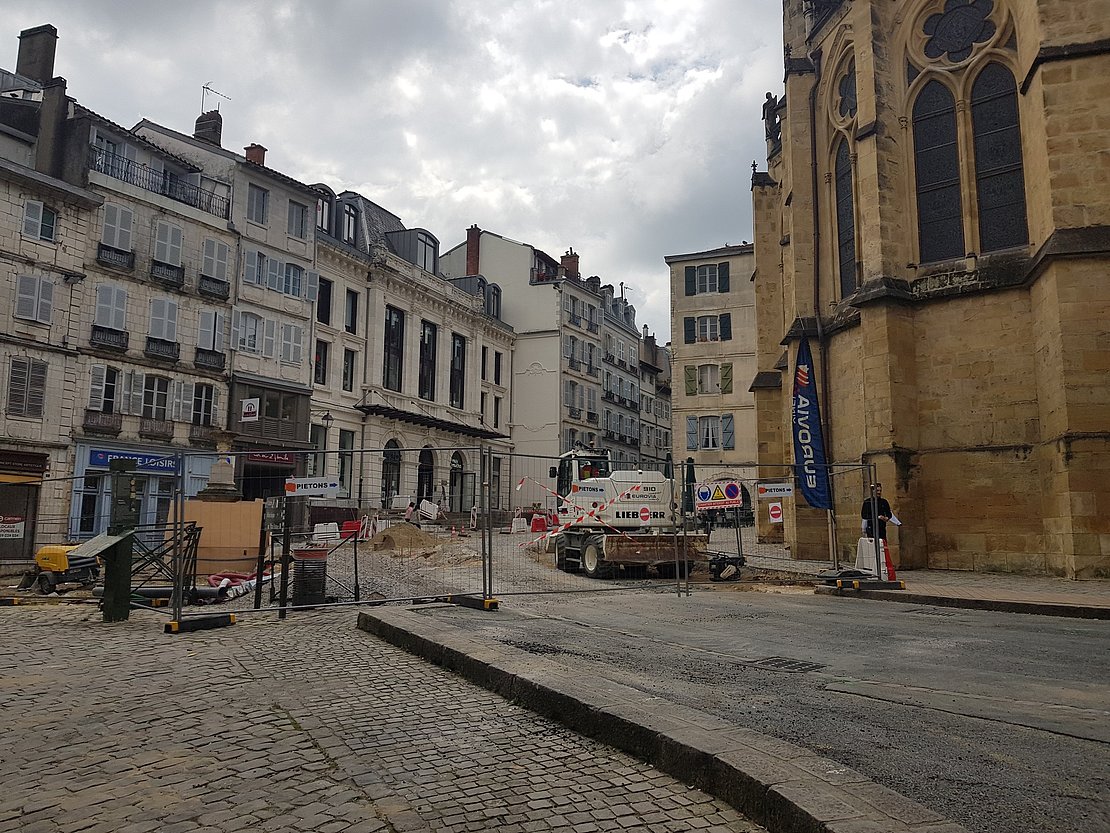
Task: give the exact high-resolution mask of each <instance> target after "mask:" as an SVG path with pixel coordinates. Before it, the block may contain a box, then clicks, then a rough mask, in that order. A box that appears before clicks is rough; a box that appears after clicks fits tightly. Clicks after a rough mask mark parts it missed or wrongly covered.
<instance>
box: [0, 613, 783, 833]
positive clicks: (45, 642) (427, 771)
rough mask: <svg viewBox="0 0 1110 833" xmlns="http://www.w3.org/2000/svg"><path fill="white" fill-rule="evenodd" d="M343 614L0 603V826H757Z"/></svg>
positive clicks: (78, 831) (509, 829) (202, 832)
mask: <svg viewBox="0 0 1110 833" xmlns="http://www.w3.org/2000/svg"><path fill="white" fill-rule="evenodd" d="M354 620H355V614H354V613H353V612H352V611H341V612H335V611H327V612H325V611H320V612H315V613H298V614H293V615H291V616H290V618H289V620H287V622H286V623H284V624H281V623H278V622H277V621H275V620H274V619H273V618H271V617H270V616H261V617H255V618H248V619H247V621H246V622H241V623H240V624H237V625H235V626H234V627H231V628H224V629H221V630H215V631H206V632H200V633H194V634H187V635H178V636H164V635H163V634H162V633H161V625H162V622H163V621H164V620H162V619H161V618H155V617H154V615H153V614H150V613H135V614H134V615H133V619H132V620H131V621H130V622H127V623H120V624H115V625H105V624H103V623H102V622H100V617H99V614H98V613H97V612H96V610H95V608H94V607H93V606H91V605H81V606H75V605H69V606H54V605H51V606H34V607H17V608H6V609H2V610H0V714H3V715H4V721H3V727H4V728H3V731H4V746H5V750H6V751H5V753H4V754H3V755H2V756H0V830H4V831H7V830H18V831H22V832H23V833H49V832H52V831H59V833H108V831H112V833H147V832H148V831H160V833H185V832H186V831H188V832H189V833H214V831H246V830H251V831H257V832H258V833H269V831H321V833H333V831H345V832H346V833H369V832H370V831H419V830H434V831H445V833H456V832H457V831H459V832H461V831H479V830H498V831H502V832H503V833H525V831H546V830H567V831H574V833H601V831H647V830H652V831H685V830H698V831H758V830H761V828H759V827H758V826H756V825H754V824H752V823H751V822H749V821H747V820H746V819H744V818H743V817H741V816H739V815H738V814H737V813H736V812H735V811H734V810H732V809H731V808H729V807H727V806H726V805H724V804H722V803H721V802H719V801H715V800H713V799H711V798H710V797H709V796H707V795H705V794H703V793H701V792H698V791H696V790H692V789H689V788H687V787H686V786H684V785H683V784H681V783H678V782H676V781H675V780H673V779H671V778H669V777H667V776H665V775H662V774H661V773H659V772H657V771H656V770H654V769H652V768H651V767H649V766H647V765H646V764H643V763H641V762H639V761H636V760H634V759H632V758H629V757H627V756H625V755H622V754H620V753H617V752H615V751H613V750H611V749H609V748H607V747H604V746H601V745H599V744H597V743H594V742H592V741H588V740H585V739H583V738H581V737H579V736H577V735H575V734H573V733H571V732H569V731H567V730H565V729H563V728H562V727H560V726H558V725H556V724H554V723H551V722H549V721H546V720H543V719H540V718H538V717H536V716H534V715H532V714H531V713H529V712H526V711H522V710H521V709H519V708H516V707H514V706H511V705H509V704H508V703H507V702H505V701H504V700H502V699H501V698H499V697H497V696H496V695H493V694H491V693H489V692H486V691H484V690H483V689H480V688H477V687H475V686H472V685H470V684H468V683H466V682H463V681H462V680H460V679H458V678H456V677H454V676H453V675H451V674H449V673H447V672H445V671H443V670H441V669H439V668H437V667H435V666H432V665H429V664H427V663H425V662H423V661H422V660H419V659H417V658H415V657H412V656H410V655H409V654H407V653H405V652H403V651H400V650H398V649H395V648H393V647H391V646H388V645H386V644H385V643H383V642H381V641H379V640H377V639H375V638H373V637H371V636H369V635H367V634H363V633H361V632H359V631H356V630H355V628H354Z"/></svg>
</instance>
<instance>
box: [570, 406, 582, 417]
mask: <svg viewBox="0 0 1110 833" xmlns="http://www.w3.org/2000/svg"><path fill="white" fill-rule="evenodd" d="M570 418H571V419H582V409H581V408H571V409H570Z"/></svg>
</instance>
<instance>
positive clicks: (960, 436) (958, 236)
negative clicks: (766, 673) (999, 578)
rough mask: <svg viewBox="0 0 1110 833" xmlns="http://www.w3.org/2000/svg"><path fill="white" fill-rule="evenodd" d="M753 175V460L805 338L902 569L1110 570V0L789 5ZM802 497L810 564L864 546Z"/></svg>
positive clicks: (788, 521) (837, 428)
mask: <svg viewBox="0 0 1110 833" xmlns="http://www.w3.org/2000/svg"><path fill="white" fill-rule="evenodd" d="M783 10H784V38H785V91H784V92H783V93H782V95H780V96H774V95H772V94H771V93H768V96H767V101H766V103H765V105H764V108H763V110H764V112H763V116H764V121H765V128H766V137H767V153H768V158H767V170H766V172H763V171H757V172H755V173H754V174H753V179H752V198H753V204H754V222H755V256H756V275H755V279H754V280H755V288H756V326H757V330H758V348H757V351H758V352H757V356H758V371H759V372H758V373H757V375H756V376H755V378H754V380H752V383H751V385H752V391H753V392H754V394H755V399H756V412H757V430H758V461H759V463H760V465H761V466H766V467H767V468H766V471H765V472H762V471H761V474H765V475H766V477H767V478H768V479H773V478H774V477H776V474H775V470H774V469H773V467H774V466H776V465H781V464H784V463H791V462H793V459H792V449H791V433H790V429H791V381H792V369H793V366H794V360H795V356H796V353H797V349H798V345H799V342H800V339H801V337H802V336H803V335H805V336H807V337H808V339H809V341H810V344H811V347H812V349H813V353H814V366H815V367H814V369H815V372H816V376H817V380H818V385H819V387H820V401H821V406H822V409H823V412H822V419H823V431H824V437H825V444H826V448H827V449H828V454H829V459H830V462H835V463H842V464H851V463H861V462H862V463H868V464H874V465H875V466H876V467H877V479H878V480H879V481H881V482H882V484H883V491H884V496H885V497H886V498H888V499H889V500H890V502H891V504H892V505H893V507H894V511H895V512H896V513H897V515H898V517H899V519H901V521H902V526H900V527H898V528H897V529H892V530H891V532H890V545H891V550H892V552H893V554H894V557H895V562H896V563H897V564H898V565H900V566H901V567H903V568H913V567H931V568H938V569H961V570H977V571H1006V572H1021V573H1029V574H1041V575H1059V576H1067V577H1071V578H1096V577H1105V576H1110V0H784V4H783ZM833 480H834V500H835V507H836V508H835V511H834V513H833V514H834V517H835V524H829V523H828V522H827V517H826V513H825V512H823V511H816V510H813V509H809V508H808V507H807V506H806V505H805V503H804V501H802V500H801V498H800V497H799V498H797V499H796V503H795V505H794V506H789V505H788V506H787V507H786V510H787V512H786V518H785V523H784V524H782V525H781V529H779V528H773V527H771V526H770V525H769V524H768V523H767V522H766V519H765V518H762V517H761V518H760V521H759V523H760V530H759V531H760V534H761V536H762V537H763V538H764V539H772V538H774V537H776V536H779V535H781V536H782V537H783V539H784V542H785V543H786V544H787V545H788V546H789V547H790V549H791V552H792V554H793V556H794V557H795V558H825V557H827V553H828V551H829V546H830V540H835V542H836V543H835V546H836V548H837V551H838V553H839V555H840V556H841V558H842V559H847V560H849V561H850V560H852V559H853V558H854V556H855V551H856V542H857V539H858V537H859V535H860V504H861V501H862V499H863V497H864V495H865V492H866V489H867V484H866V483H864V482H863V481H862V479H861V474H860V473H859V471H858V470H857V473H856V474H855V475H853V476H851V477H834V478H833Z"/></svg>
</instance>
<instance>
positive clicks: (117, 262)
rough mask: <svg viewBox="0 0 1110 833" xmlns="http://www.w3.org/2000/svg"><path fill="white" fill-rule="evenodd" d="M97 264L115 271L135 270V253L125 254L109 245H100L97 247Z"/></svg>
mask: <svg viewBox="0 0 1110 833" xmlns="http://www.w3.org/2000/svg"><path fill="white" fill-rule="evenodd" d="M96 262H97V263H101V264H103V265H104V266H110V267H112V268H113V269H134V268H135V253H134V252H125V251H124V250H123V249H117V248H116V247H115V246H109V245H108V244H107V243H98V244H97V246H96Z"/></svg>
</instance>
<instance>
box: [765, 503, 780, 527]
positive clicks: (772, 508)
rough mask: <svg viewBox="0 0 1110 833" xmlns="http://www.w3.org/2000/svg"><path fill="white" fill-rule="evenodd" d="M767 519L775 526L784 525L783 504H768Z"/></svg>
mask: <svg viewBox="0 0 1110 833" xmlns="http://www.w3.org/2000/svg"><path fill="white" fill-rule="evenodd" d="M767 517H769V518H770V519H771V523H773V524H781V523H782V504H781V503H768V504H767Z"/></svg>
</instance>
